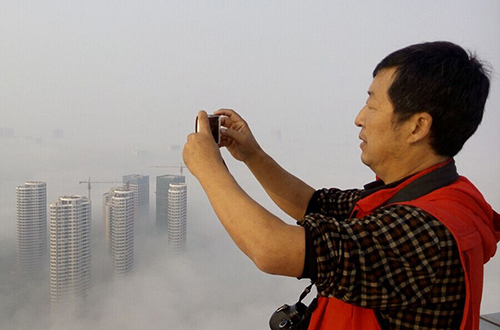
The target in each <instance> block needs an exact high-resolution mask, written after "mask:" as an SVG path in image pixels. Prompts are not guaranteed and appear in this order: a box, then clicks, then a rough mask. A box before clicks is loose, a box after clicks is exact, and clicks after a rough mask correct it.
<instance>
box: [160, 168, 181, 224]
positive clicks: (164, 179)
mask: <svg viewBox="0 0 500 330" xmlns="http://www.w3.org/2000/svg"><path fill="white" fill-rule="evenodd" d="M185 182H186V177H184V176H182V175H172V174H166V175H161V176H157V177H156V226H157V228H159V229H161V230H165V231H166V230H167V223H168V189H169V188H170V184H171V183H185Z"/></svg>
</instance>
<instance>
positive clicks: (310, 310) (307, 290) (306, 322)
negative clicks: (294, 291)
mask: <svg viewBox="0 0 500 330" xmlns="http://www.w3.org/2000/svg"><path fill="white" fill-rule="evenodd" d="M313 285H314V282H313V281H311V284H309V285H308V286H307V287H306V288H305V289H304V291H303V292H302V293H301V295H300V297H299V301H298V302H297V304H299V303H302V300H303V299H304V298H305V297H306V296H307V295H308V294H309V293H310V292H311V288H312V287H313ZM317 303H318V298H314V299H313V300H312V301H311V303H310V304H309V306H307V308H306V311H305V312H304V317H303V318H302V320H301V321H300V322H299V323H298V324H297V325H301V326H302V325H304V326H306V327H305V328H303V327H301V328H300V329H307V326H308V325H309V321H310V319H311V315H312V313H313V312H314V310H315V309H316V306H317Z"/></svg>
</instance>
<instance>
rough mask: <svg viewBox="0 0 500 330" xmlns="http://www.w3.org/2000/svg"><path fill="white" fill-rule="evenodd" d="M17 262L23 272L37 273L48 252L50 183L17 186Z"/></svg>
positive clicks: (32, 182) (33, 182) (31, 183)
mask: <svg viewBox="0 0 500 330" xmlns="http://www.w3.org/2000/svg"><path fill="white" fill-rule="evenodd" d="M16 208H17V212H16V213H17V214H16V216H17V262H18V267H19V271H20V273H21V274H27V275H36V274H38V273H39V272H40V271H41V270H42V268H43V263H44V261H45V255H46V253H47V185H46V184H45V182H39V181H27V182H26V183H25V184H24V186H19V187H16Z"/></svg>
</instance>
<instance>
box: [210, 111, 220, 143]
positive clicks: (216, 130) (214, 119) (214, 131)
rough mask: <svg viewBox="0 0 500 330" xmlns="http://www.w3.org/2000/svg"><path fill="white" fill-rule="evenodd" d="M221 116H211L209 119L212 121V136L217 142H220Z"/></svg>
mask: <svg viewBox="0 0 500 330" xmlns="http://www.w3.org/2000/svg"><path fill="white" fill-rule="evenodd" d="M219 118H220V117H219V116H209V117H208V121H209V122H210V130H211V131H212V136H213V137H214V140H215V142H217V143H219V129H220V128H219Z"/></svg>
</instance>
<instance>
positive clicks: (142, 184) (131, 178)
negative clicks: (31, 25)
mask: <svg viewBox="0 0 500 330" xmlns="http://www.w3.org/2000/svg"><path fill="white" fill-rule="evenodd" d="M123 183H124V184H129V186H130V188H131V189H132V190H134V191H136V205H137V207H138V211H140V212H143V211H148V210H149V175H141V174H129V175H124V176H123Z"/></svg>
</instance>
